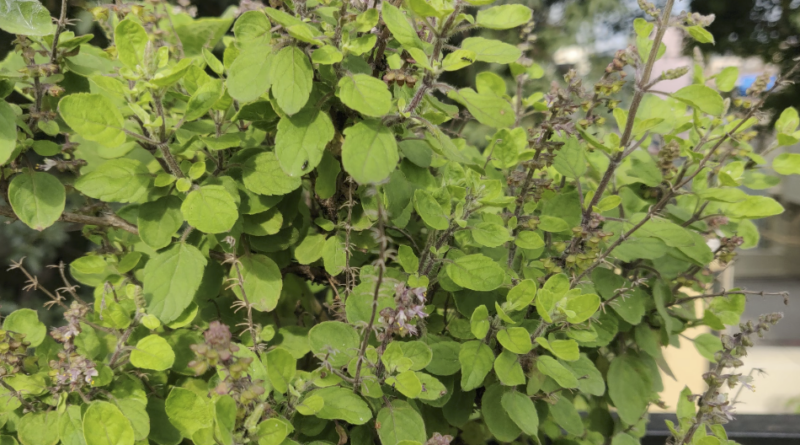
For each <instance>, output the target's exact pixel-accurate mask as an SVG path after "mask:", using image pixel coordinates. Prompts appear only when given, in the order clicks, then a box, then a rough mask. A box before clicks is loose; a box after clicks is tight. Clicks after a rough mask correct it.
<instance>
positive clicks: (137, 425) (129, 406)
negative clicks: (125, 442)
mask: <svg viewBox="0 0 800 445" xmlns="http://www.w3.org/2000/svg"><path fill="white" fill-rule="evenodd" d="M114 404H115V405H116V406H117V408H119V410H120V411H121V412H122V414H123V415H124V416H125V418H126V419H128V421H129V422H130V424H131V427H133V438H134V440H145V439H147V436H148V435H150V417H148V415H147V410H146V404H145V403H142V402H141V401H139V400H135V399H116V400H115V401H114Z"/></svg>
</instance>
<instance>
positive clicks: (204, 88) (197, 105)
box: [184, 79, 223, 121]
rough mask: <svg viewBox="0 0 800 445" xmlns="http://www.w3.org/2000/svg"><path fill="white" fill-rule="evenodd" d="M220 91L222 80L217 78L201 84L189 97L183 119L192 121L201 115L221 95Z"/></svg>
mask: <svg viewBox="0 0 800 445" xmlns="http://www.w3.org/2000/svg"><path fill="white" fill-rule="evenodd" d="M222 91H223V89H222V81H221V80H219V79H210V80H208V81H207V82H206V83H204V84H203V85H201V86H200V88H198V89H197V91H195V92H194V94H192V96H191V97H190V98H189V103H187V104H186V114H184V119H186V120H187V121H193V120H197V119H199V118H201V117H203V116H204V115H205V114H206V113H207V112H208V110H210V109H211V107H212V106H214V104H215V103H216V102H217V101H218V100H219V99H220V98H221V97H222Z"/></svg>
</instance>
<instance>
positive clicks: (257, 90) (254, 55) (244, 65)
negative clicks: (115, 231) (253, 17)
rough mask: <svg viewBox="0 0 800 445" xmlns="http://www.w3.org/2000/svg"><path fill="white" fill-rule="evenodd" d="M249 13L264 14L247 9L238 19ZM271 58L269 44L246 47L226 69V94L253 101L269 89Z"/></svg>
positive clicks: (240, 99) (240, 100)
mask: <svg viewBox="0 0 800 445" xmlns="http://www.w3.org/2000/svg"><path fill="white" fill-rule="evenodd" d="M250 13H255V14H260V15H261V16H263V15H264V14H261V13H259V12H256V11H248V12H247V13H245V14H243V15H242V17H240V18H239V20H242V18H243V17H244V16H245V15H247V14H250ZM264 20H266V17H265V18H264ZM237 23H238V22H237ZM267 23H269V22H267ZM267 31H269V29H268V30H267ZM237 41H238V39H237ZM273 58H274V55H273V53H272V48H271V47H270V46H269V45H266V44H264V45H254V46H252V47H250V46H248V47H246V48H245V49H244V50H243V51H242V52H241V53H239V56H238V57H236V60H234V61H233V63H232V64H231V67H230V69H228V80H227V82H226V85H227V87H228V94H230V95H231V97H232V98H234V99H236V100H238V101H239V102H242V103H244V102H253V101H255V100H256V99H258V98H259V97H261V96H262V95H263V94H264V93H266V92H267V90H269V87H270V85H271V83H272V77H271V72H272V63H273Z"/></svg>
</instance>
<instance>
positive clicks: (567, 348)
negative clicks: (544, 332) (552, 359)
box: [536, 337, 580, 362]
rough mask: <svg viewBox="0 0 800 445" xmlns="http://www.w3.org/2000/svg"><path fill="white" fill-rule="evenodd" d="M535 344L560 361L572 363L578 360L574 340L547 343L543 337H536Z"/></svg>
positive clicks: (578, 353)
mask: <svg viewBox="0 0 800 445" xmlns="http://www.w3.org/2000/svg"><path fill="white" fill-rule="evenodd" d="M536 343H538V344H539V345H541V346H542V347H543V348H545V349H547V350H548V351H550V352H552V353H553V355H555V356H556V357H558V358H559V359H561V360H566V361H568V362H574V361H576V360H578V359H579V358H580V349H579V348H578V342H576V341H575V340H571V339H570V340H551V341H548V340H547V339H545V338H544V337H538V338H537V339H536Z"/></svg>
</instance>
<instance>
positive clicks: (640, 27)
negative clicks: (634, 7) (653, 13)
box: [633, 18, 655, 38]
mask: <svg viewBox="0 0 800 445" xmlns="http://www.w3.org/2000/svg"><path fill="white" fill-rule="evenodd" d="M654 27H655V25H653V24H652V23H650V22H648V21H647V20H645V19H643V18H636V19H634V20H633V29H634V31H636V35H637V36H639V37H644V38H648V37H650V33H652V32H653V28H654Z"/></svg>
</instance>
